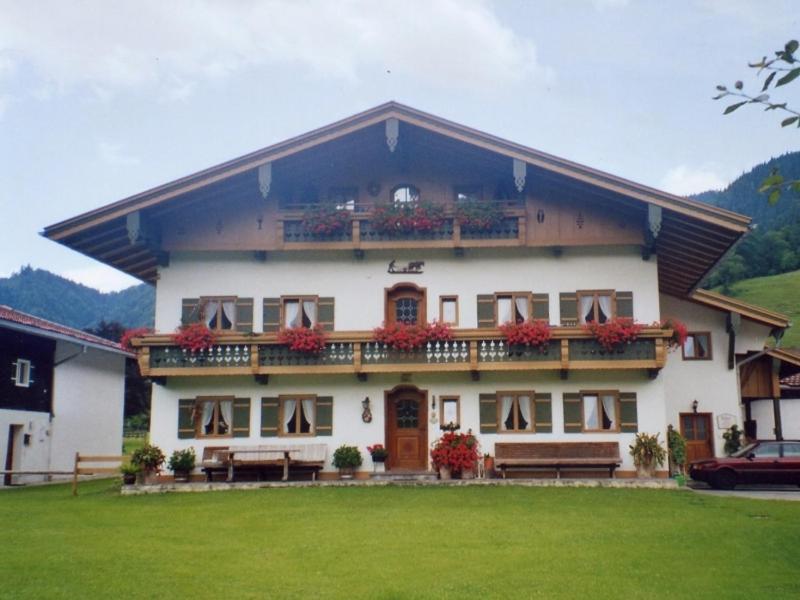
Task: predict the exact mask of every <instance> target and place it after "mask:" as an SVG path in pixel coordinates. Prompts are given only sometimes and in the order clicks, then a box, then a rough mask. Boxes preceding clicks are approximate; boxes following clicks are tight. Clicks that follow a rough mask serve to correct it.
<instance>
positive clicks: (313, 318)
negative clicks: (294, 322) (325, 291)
mask: <svg viewBox="0 0 800 600" xmlns="http://www.w3.org/2000/svg"><path fill="white" fill-rule="evenodd" d="M303 313H304V314H305V316H306V318H307V319H308V321H309V323H311V327H313V326H314V325H316V324H317V303H316V302H314V301H313V300H303Z"/></svg>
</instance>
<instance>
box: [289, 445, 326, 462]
mask: <svg viewBox="0 0 800 600" xmlns="http://www.w3.org/2000/svg"><path fill="white" fill-rule="evenodd" d="M297 449H298V450H299V452H292V454H291V457H292V460H297V461H302V462H315V463H321V462H325V459H326V458H327V456H328V445H327V444H303V445H302V446H297Z"/></svg>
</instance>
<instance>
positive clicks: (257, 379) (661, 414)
mask: <svg viewBox="0 0 800 600" xmlns="http://www.w3.org/2000/svg"><path fill="white" fill-rule="evenodd" d="M430 205H433V206H434V207H439V208H438V209H437V208H431V206H430ZM320 206H322V207H328V208H327V210H328V212H327V213H325V214H321V212H319V211H317V212H314V211H315V207H320ZM403 211H405V213H406V214H411V217H410V218H409V219H407V220H406V221H405V222H398V221H397V219H395V220H394V221H392V220H391V219H392V218H393V217H396V216H397V215H398V214H400V213H403ZM339 219H341V221H340V220H339ZM748 223H749V219H748V218H746V217H743V216H741V215H737V214H734V213H731V212H728V211H725V210H721V209H718V208H715V207H711V206H708V205H705V204H702V203H699V202H695V201H692V200H688V199H685V198H680V197H676V196H672V195H670V194H666V193H664V192H660V191H658V190H654V189H651V188H648V187H645V186H642V185H638V184H635V183H632V182H630V181H626V180H623V179H620V178H617V177H614V176H612V175H609V174H606V173H601V172H599V171H596V170H593V169H590V168H587V167H583V166H581V165H577V164H574V163H571V162H569V161H566V160H562V159H559V158H556V157H553V156H550V155H547V154H544V153H541V152H538V151H535V150H532V149H530V148H526V147H523V146H520V145H518V144H514V143H512V142H508V141H505V140H501V139H498V138H496V137H493V136H491V135H488V134H485V133H481V132H479V131H475V130H472V129H469V128H467V127H464V126H461V125H458V124H456V123H452V122H449V121H445V120H443V119H440V118H438V117H434V116H431V115H428V114H425V113H422V112H420V111H417V110H415V109H411V108H409V107H405V106H402V105H399V104H396V103H388V104H385V105H382V106H379V107H377V108H374V109H372V110H369V111H367V112H364V113H361V114H358V115H355V116H353V117H350V118H348V119H345V120H343V121H340V122H337V123H334V124H332V125H329V126H327V127H323V128H321V129H318V130H315V131H312V132H310V133H307V134H305V135H302V136H299V137H296V138H293V139H291V140H288V141H286V142H282V143H280V144H276V145H274V146H270V147H268V148H265V149H263V150H260V151H258V152H254V153H252V154H250V155H247V156H244V157H241V158H238V159H235V160H232V161H230V162H228V163H225V164H223V165H220V166H217V167H214V168H211V169H208V170H206V171H203V172H200V173H197V174H194V175H191V176H188V177H186V178H184V179H181V180H178V181H176V182H173V183H170V184H167V185H164V186H161V187H159V188H156V189H153V190H149V191H147V192H143V193H141V194H138V195H136V196H133V197H131V198H127V199H125V200H122V201H119V202H117V203H115V204H111V205H109V206H106V207H103V208H100V209H98V210H96V211H93V212H91V213H87V214H85V215H81V216H78V217H75V218H73V219H70V220H68V221H65V222H63V223H59V224H56V225H53V226H51V227H49V228H47V230H46V231H45V234H46V235H47V236H48V237H50V238H51V239H54V240H57V241H59V242H60V243H63V244H65V245H67V246H69V247H72V248H74V249H76V250H79V251H81V252H83V253H85V254H89V255H91V256H93V257H95V258H97V259H98V260H101V261H103V262H106V263H107V264H110V265H112V266H115V267H117V268H119V269H121V270H123V271H125V272H127V273H130V274H132V275H134V276H136V277H139V278H141V279H142V280H144V281H148V282H151V283H152V284H154V285H155V286H156V315H155V324H156V331H157V333H156V334H155V335H152V336H148V337H146V338H144V339H143V340H142V342H141V347H140V352H139V363H140V367H141V369H142V371H143V373H144V374H146V375H148V376H149V377H151V378H152V379H153V380H154V381H155V382H156V383H158V384H159V385H156V386H154V387H153V397H152V424H151V438H152V441H153V442H154V443H156V444H158V445H159V446H161V447H162V448H163V449H164V450H165V451H166V452H170V451H172V450H173V449H178V448H184V447H189V446H192V447H195V448H196V449H198V450H200V449H202V448H203V447H205V446H219V445H228V444H236V445H253V446H255V445H258V444H262V443H267V442H271V443H274V442H276V441H280V443H281V444H284V445H288V446H292V445H304V444H309V443H311V442H314V443H325V444H327V446H328V465H327V468H326V471H331V470H332V467H331V465H330V456H331V454H332V453H333V450H334V449H335V448H336V447H338V446H339V445H341V444H354V445H357V446H359V447H361V448H362V450H363V449H364V447H365V446H367V445H372V444H375V443H382V444H384V445H386V446H387V447H388V448H389V452H390V458H389V461H388V463H387V464H388V467H389V468H390V469H401V468H405V469H418V470H425V469H428V468H429V467H430V459H429V448H430V444H431V443H432V442H433V441H434V440H435V439H436V438H438V437H439V436H440V435H441V431H442V430H441V427H442V425H443V423H445V422H448V421H457V422H458V424H459V425H460V426H461V429H462V430H464V431H466V430H467V429H472V430H473V431H474V432H476V433H477V434H478V436H479V440H480V444H481V447H482V451H483V452H486V453H489V454H491V453H493V450H494V445H495V443H496V442H499V441H518V442H531V443H536V442H541V441H556V442H558V441H576V440H587V441H607V442H616V443H617V444H618V445H619V448H620V454H621V456H622V460H623V464H622V468H621V470H620V475H622V476H625V475H632V474H633V473H634V467H633V463H632V459H631V457H630V456H629V454H628V446H629V444H630V443H631V442H632V441H633V438H634V436H635V433H636V432H648V433H660V434H661V439H662V440H663V439H665V438H666V431H667V427H668V426H669V425H673V426H674V427H675V428H677V429H679V430H681V431H682V432H683V433H684V434H685V435H686V436H687V438H689V440H690V456H691V457H692V458H697V457H702V456H704V455H714V454H716V455H719V454H721V453H722V446H723V441H722V437H721V436H722V432H723V431H724V429H725V428H727V427H729V426H730V425H732V424H738V425H739V426H743V425H744V421H745V420H746V419H749V420H750V421H751V423H749V424H748V427H749V428H750V430H751V431H752V428H753V427H754V426H755V425H754V423H753V422H752V421H753V419H752V415H748V414H747V411H746V410H745V407H744V406H743V405H742V401H741V396H740V382H739V378H738V370H737V368H736V362H737V359H740V358H741V357H742V356H745V355H747V353H748V352H749V353H758V352H762V351H763V349H764V345H765V340H766V339H767V338H768V337H769V336H770V335H772V336H775V337H780V333H781V332H782V330H783V329H785V328H786V327H787V326H788V325H789V323H788V321H787V319H786V317H785V316H783V315H779V314H776V313H772V312H770V311H766V310H763V309H759V308H757V307H753V306H750V305H747V304H744V303H741V302H738V301H734V300H732V299H729V298H725V297H723V296H720V295H718V294H714V293H711V292H707V291H703V290H699V289H697V286H698V285H699V284H700V282H701V280H702V279H703V277H704V276H705V275H706V274H707V273H708V271H709V270H710V269H711V268H713V266H714V265H715V264H716V263H717V262H718V261H719V259H720V258H721V257H722V255H723V254H724V253H725V252H726V251H727V250H728V249H729V248H730V247H731V246H732V245H733V244H734V243H735V242H736V241H737V240H738V239H739V238H740V237H741V236H742V235H744V234H745V233H746V232H747V229H748ZM669 317H672V318H677V319H679V320H682V321H684V322H685V323H686V324H687V325H688V327H689V330H690V335H689V341H688V343H687V344H686V345H685V346H684V347H683V348H679V349H677V350H673V351H670V348H669V335H670V331H669V330H668V329H666V328H665V327H664V326H662V322H663V321H664V319H666V318H669ZM618 318H628V319H633V320H635V321H636V322H638V323H641V324H644V328H643V329H642V331H641V332H640V333H639V335H638V338H637V339H636V340H635V341H634V342H633V343H630V344H623V345H621V346H619V347H617V348H615V349H614V350H613V351H611V352H609V351H606V350H605V349H604V348H603V347H602V346H601V345H600V344H599V343H598V341H597V340H596V339H595V338H594V337H593V335H592V334H591V333H590V332H589V331H587V329H586V324H587V323H591V322H599V323H603V322H607V321H610V320H614V319H618ZM433 320H436V321H439V322H446V323H449V324H451V326H452V328H453V339H452V340H451V341H445V342H441V341H440V342H438V343H436V342H432V343H430V344H429V345H427V346H424V347H423V348H422V349H421V350H419V351H416V352H410V353H409V352H403V351H398V350H392V349H391V348H387V347H385V346H384V345H382V344H379V343H376V342H375V341H374V340H373V331H372V330H373V329H374V328H375V327H378V326H380V325H381V324H382V323H390V324H391V323H394V322H406V323H408V322H413V323H419V324H423V323H427V322H430V321H433ZM194 321H201V322H205V323H206V324H207V325H208V326H209V327H210V328H211V329H212V330H216V333H217V337H216V342H215V344H214V346H213V347H212V348H211V349H210V350H207V351H204V352H201V353H197V354H192V353H191V352H186V351H183V350H182V349H181V348H179V347H178V346H176V345H175V342H174V341H173V340H172V339H171V338H170V336H169V334H170V333H171V332H173V331H174V330H175V329H176V328H177V327H179V326H180V325H181V324H182V323H184V324H186V323H190V322H194ZM509 321H511V322H522V321H538V322H547V323H549V324H550V325H551V336H552V337H551V340H550V341H549V342H547V344H546V346H545V347H544V348H543V349H546V351H544V352H542V351H538V350H536V351H529V350H525V349H524V348H522V349H521V348H516V347H511V348H510V347H509V346H508V345H507V343H506V342H505V339H504V336H503V334H502V332H501V331H500V329H498V327H499V326H500V325H502V324H504V323H505V322H509ZM300 325H305V326H314V325H319V326H320V327H321V328H322V329H324V330H325V331H326V334H327V343H326V347H325V350H324V351H323V352H322V353H321V354H319V355H308V354H303V353H299V352H293V351H290V350H289V349H288V348H287V347H286V346H285V345H283V344H281V343H279V341H278V334H279V332H280V331H281V330H283V329H286V328H292V327H296V326H300ZM747 406H749V404H748V405H747ZM365 409H369V410H368V412H369V413H371V416H372V419H371V420H370V419H368V418H364V417H365V415H364V413H365ZM772 425H773V424H772V423H769V424H768V425H767V424H765V423H761V424H759V425H758V427H759V431H758V434H759V435H761V436H762V437H765V436H769V435H771V434H772V432H771V431H769V429H770V428H771V427H772ZM778 433H780V432H778ZM276 438H278V439H276ZM366 463H367V464H366V465H365V466H364V469H365V470H369V469H370V465H369V461H368V460H367V461H366ZM325 474H326V473H323V475H325ZM661 474H662V475H665V474H666V471H663V472H662V473H661Z"/></svg>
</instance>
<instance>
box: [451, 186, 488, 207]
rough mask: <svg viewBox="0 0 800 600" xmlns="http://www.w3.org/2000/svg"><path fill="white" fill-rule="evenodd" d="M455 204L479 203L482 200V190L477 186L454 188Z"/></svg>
mask: <svg viewBox="0 0 800 600" xmlns="http://www.w3.org/2000/svg"><path fill="white" fill-rule="evenodd" d="M455 194H456V204H458V203H462V202H464V203H467V202H479V201H480V200H482V199H483V188H482V187H481V186H479V185H462V186H457V187H456V188H455Z"/></svg>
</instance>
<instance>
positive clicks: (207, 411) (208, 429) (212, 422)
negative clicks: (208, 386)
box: [195, 398, 233, 438]
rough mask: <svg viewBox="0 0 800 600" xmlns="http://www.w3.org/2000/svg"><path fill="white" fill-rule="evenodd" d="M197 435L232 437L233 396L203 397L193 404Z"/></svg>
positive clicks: (200, 436)
mask: <svg viewBox="0 0 800 600" xmlns="http://www.w3.org/2000/svg"><path fill="white" fill-rule="evenodd" d="M195 420H196V427H197V437H199V438H203V437H232V435H233V429H232V426H233V398H203V399H198V400H197V404H196V405H195Z"/></svg>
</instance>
